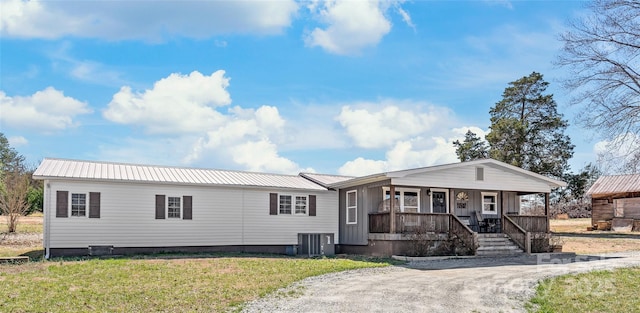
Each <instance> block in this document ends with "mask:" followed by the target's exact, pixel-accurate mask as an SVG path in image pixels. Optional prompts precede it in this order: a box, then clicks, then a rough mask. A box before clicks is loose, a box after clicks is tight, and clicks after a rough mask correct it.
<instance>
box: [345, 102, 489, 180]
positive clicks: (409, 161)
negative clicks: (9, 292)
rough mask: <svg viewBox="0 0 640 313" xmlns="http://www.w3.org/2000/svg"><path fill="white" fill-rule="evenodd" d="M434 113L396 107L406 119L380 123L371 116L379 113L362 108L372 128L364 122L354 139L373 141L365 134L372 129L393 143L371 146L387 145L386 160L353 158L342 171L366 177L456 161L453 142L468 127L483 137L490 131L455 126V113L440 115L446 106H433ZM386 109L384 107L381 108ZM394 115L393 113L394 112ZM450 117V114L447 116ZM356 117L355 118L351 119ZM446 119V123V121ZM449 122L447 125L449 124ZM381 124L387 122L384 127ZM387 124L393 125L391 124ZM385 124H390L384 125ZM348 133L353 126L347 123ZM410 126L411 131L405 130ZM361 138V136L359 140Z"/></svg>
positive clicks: (362, 112)
mask: <svg viewBox="0 0 640 313" xmlns="http://www.w3.org/2000/svg"><path fill="white" fill-rule="evenodd" d="M429 110H430V112H431V113H422V112H420V111H419V110H408V109H406V108H405V109H403V110H402V109H397V108H396V109H395V110H394V112H396V113H397V114H396V115H395V116H401V117H402V118H404V119H406V120H407V122H406V123H405V122H399V121H404V119H402V118H400V119H393V118H392V119H391V120H392V121H396V122H395V123H387V122H386V121H384V122H382V123H380V119H371V116H375V115H376V113H379V112H373V114H372V112H370V111H368V110H366V109H361V110H360V112H358V114H357V115H356V116H362V117H363V119H362V121H363V122H364V123H368V125H369V128H367V127H365V126H364V125H366V124H363V125H361V126H362V127H361V128H360V129H359V131H358V132H357V134H362V135H356V136H355V137H354V139H355V140H356V141H357V140H360V141H361V142H365V143H372V141H368V140H369V139H371V138H373V137H370V136H365V135H364V134H366V133H367V132H371V133H372V134H374V135H376V136H383V135H385V134H386V135H387V138H389V139H388V140H386V141H384V142H386V143H390V144H389V145H380V143H382V141H379V142H377V143H378V145H370V146H368V148H381V147H384V148H386V151H385V153H384V159H382V160H375V159H367V158H363V157H358V158H356V159H354V160H352V161H348V162H346V163H344V164H343V165H342V166H341V167H340V168H339V169H338V173H339V174H341V175H350V176H363V175H369V174H374V173H380V172H388V171H395V170H403V169H408V168H416V167H424V166H431V165H436V164H445V163H455V162H458V158H457V156H456V154H455V148H454V147H453V142H454V141H455V140H463V139H464V135H465V133H466V132H467V130H471V131H472V132H474V133H476V134H477V135H478V136H479V137H484V135H485V133H486V131H485V130H483V129H481V128H479V127H475V126H463V127H456V128H451V126H450V125H452V124H453V125H455V124H456V119H455V117H454V116H447V114H446V113H445V114H443V115H438V114H436V113H437V112H438V111H445V112H447V110H446V108H435V107H430V108H429ZM382 111H384V108H383V109H382V110H381V111H380V112H382ZM408 113H412V115H413V119H412V118H406V116H407V114H408ZM391 116H393V115H391ZM434 116H438V117H440V119H439V120H435V119H433V118H432V117H434ZM445 116H446V117H445ZM350 120H354V121H355V118H354V119H350ZM424 120H429V121H431V124H430V125H431V128H421V127H419V126H420V125H423V124H422V121H424ZM443 121H444V122H443ZM445 123H446V124H445ZM381 124H384V125H383V126H381ZM386 125H391V127H387V126H386ZM381 127H387V128H382V129H381ZM345 128H347V132H349V129H348V127H347V126H345ZM403 129H406V130H408V131H404V132H403V131H401V130H403ZM358 138H359V139H358Z"/></svg>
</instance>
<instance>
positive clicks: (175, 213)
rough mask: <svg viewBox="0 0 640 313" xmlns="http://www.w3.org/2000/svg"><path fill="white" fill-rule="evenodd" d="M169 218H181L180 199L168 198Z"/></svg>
mask: <svg viewBox="0 0 640 313" xmlns="http://www.w3.org/2000/svg"><path fill="white" fill-rule="evenodd" d="M167 217H169V218H180V197H168V198H167Z"/></svg>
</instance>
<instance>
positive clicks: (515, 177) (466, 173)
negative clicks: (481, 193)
mask: <svg viewBox="0 0 640 313" xmlns="http://www.w3.org/2000/svg"><path fill="white" fill-rule="evenodd" d="M482 168H483V172H484V175H483V176H484V177H483V178H484V180H482V181H480V180H476V166H473V165H469V166H461V167H458V168H448V169H444V170H434V171H429V172H426V173H418V174H413V175H407V176H405V177H396V178H392V179H391V183H392V184H393V185H400V186H438V187H440V188H456V189H476V190H478V189H480V190H505V191H523V192H536V193H545V192H550V190H551V189H550V188H549V185H548V184H547V183H546V182H543V181H542V180H539V179H535V178H532V177H530V176H527V175H524V174H521V173H518V172H515V171H510V170H505V169H504V168H499V167H494V166H491V165H485V166H483V167H482Z"/></svg>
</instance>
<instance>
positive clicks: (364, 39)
mask: <svg viewBox="0 0 640 313" xmlns="http://www.w3.org/2000/svg"><path fill="white" fill-rule="evenodd" d="M393 2H394V3H398V1H393ZM391 3H392V2H390V1H378V0H370V1H350V0H328V1H321V2H317V1H315V2H312V3H311V4H310V5H309V6H308V9H309V10H310V11H311V12H312V14H313V15H315V16H316V18H317V19H319V20H320V21H321V22H322V23H323V24H325V25H326V28H324V29H323V28H319V27H316V28H315V29H313V30H312V31H311V32H310V33H309V34H308V35H306V36H305V43H306V45H307V46H310V47H316V46H317V47H321V48H322V49H324V50H326V51H328V52H330V53H335V54H342V55H349V54H357V53H358V52H360V51H361V50H362V49H363V48H366V47H370V46H375V45H377V44H378V43H379V42H380V41H381V40H382V37H384V36H385V35H386V34H388V33H389V31H390V30H391V22H390V21H389V19H388V18H387V17H386V16H385V13H386V12H387V10H388V9H389V7H390V4H391ZM400 10H402V9H400ZM400 12H404V13H405V15H406V16H408V14H406V12H405V11H400ZM405 15H403V18H404V16H405ZM405 21H406V20H405Z"/></svg>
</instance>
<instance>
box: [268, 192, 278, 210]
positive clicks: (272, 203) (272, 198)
mask: <svg viewBox="0 0 640 313" xmlns="http://www.w3.org/2000/svg"><path fill="white" fill-rule="evenodd" d="M269 215H278V194H277V193H270V194H269Z"/></svg>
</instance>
